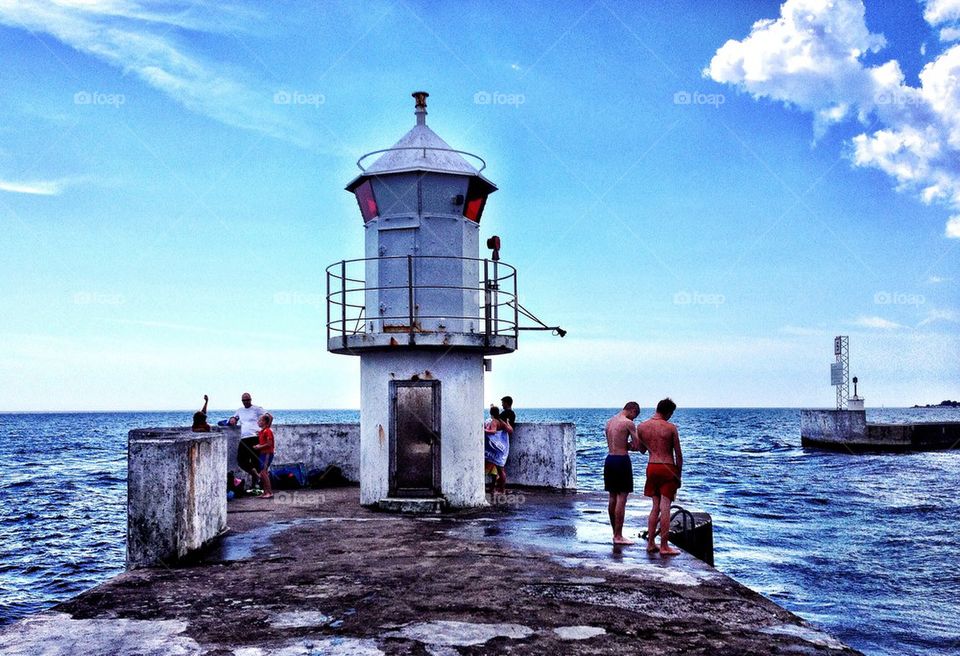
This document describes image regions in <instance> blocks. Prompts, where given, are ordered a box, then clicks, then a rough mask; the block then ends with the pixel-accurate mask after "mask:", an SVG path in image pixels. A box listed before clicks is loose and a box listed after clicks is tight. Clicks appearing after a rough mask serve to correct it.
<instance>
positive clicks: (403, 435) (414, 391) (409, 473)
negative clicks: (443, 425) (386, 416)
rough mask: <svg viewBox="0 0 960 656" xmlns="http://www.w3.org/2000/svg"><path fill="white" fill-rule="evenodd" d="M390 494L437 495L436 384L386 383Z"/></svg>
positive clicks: (438, 464) (432, 382)
mask: <svg viewBox="0 0 960 656" xmlns="http://www.w3.org/2000/svg"><path fill="white" fill-rule="evenodd" d="M390 495H391V496H397V497H435V496H439V495H440V381H437V380H429V381H399V380H397V381H391V382H390Z"/></svg>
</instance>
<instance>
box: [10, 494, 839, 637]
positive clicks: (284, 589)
mask: <svg viewBox="0 0 960 656" xmlns="http://www.w3.org/2000/svg"><path fill="white" fill-rule="evenodd" d="M508 496H509V498H508V500H505V501H502V502H500V503H498V504H496V505H494V506H492V507H488V508H485V509H478V510H468V511H461V512H458V513H454V514H449V515H443V516H439V517H416V516H401V515H391V514H385V513H378V512H375V511H372V510H368V509H366V508H363V507H361V506H360V505H359V503H358V490H357V489H356V488H341V489H337V490H323V491H306V492H295V493H294V492H289V493H288V492H281V493H280V494H278V496H277V497H275V498H274V499H273V500H272V501H269V500H262V499H242V500H238V501H235V502H231V504H230V507H229V511H230V514H229V521H230V525H231V531H230V533H229V534H228V535H227V536H225V537H224V538H221V539H220V540H219V541H218V542H217V543H216V544H215V545H214V546H213V548H212V549H211V550H209V551H208V552H207V553H206V555H205V556H204V557H203V558H201V559H199V560H197V561H195V562H193V563H191V564H190V565H188V566H182V567H178V568H176V569H169V568H155V569H139V570H134V571H130V572H127V573H125V574H123V575H121V576H119V577H116V578H114V579H112V580H110V581H107V582H106V583H104V584H102V585H100V586H98V587H96V588H94V589H92V590H90V591H88V592H86V593H84V594H82V595H80V596H79V597H77V598H75V599H72V600H70V601H68V602H66V603H64V604H60V605H59V606H57V607H55V608H54V609H52V610H51V611H49V612H46V613H42V614H39V615H35V616H33V617H30V618H28V619H26V620H23V621H21V622H19V623H16V624H13V625H11V626H9V627H5V628H4V629H3V630H2V631H0V644H2V645H3V646H4V649H5V653H7V654H11V655H24V656H25V655H27V654H29V655H30V656H33V654H38V653H43V654H47V655H49V656H59V655H61V654H63V655H66V654H76V653H84V654H88V655H91V656H98V655H101V654H102V655H107V654H110V655H111V656H113V655H115V654H121V655H122V654H141V655H144V656H154V655H157V656H159V655H160V654H163V655H167V654H182V655H193V654H233V655H235V656H266V655H268V654H284V655H287V654H290V655H293V654H324V655H337V654H353V655H357V654H359V655H382V654H431V655H443V656H451V655H454V654H506V653H512V654H625V653H668V654H690V653H700V654H721V653H722V654H782V653H795V654H854V653H856V652H855V651H853V650H851V649H849V648H847V647H845V646H844V645H843V644H841V643H839V642H838V641H837V640H835V639H834V638H832V637H830V636H829V635H826V634H825V633H823V632H822V631H819V630H817V629H816V628H814V627H812V626H811V625H809V624H807V623H805V622H803V621H802V620H800V619H799V618H798V617H796V616H795V615H793V614H791V613H790V612H788V611H786V610H784V609H783V608H781V607H779V606H777V605H776V604H774V603H773V602H771V601H769V600H767V599H765V598H763V597H761V596H760V595H759V594H757V593H755V592H752V591H751V590H749V589H747V588H745V587H743V586H742V585H740V584H739V583H737V582H736V581H733V580H732V579H730V578H728V577H726V576H724V575H723V574H721V573H720V572H718V571H717V570H715V569H713V568H711V567H709V566H708V565H706V564H704V563H702V562H701V561H699V560H695V559H694V558H692V557H690V556H688V555H685V554H684V555H681V556H678V557H675V558H667V557H664V558H661V557H659V556H656V555H654V556H650V555H647V554H646V553H645V551H644V549H643V547H642V545H640V546H634V547H627V548H614V547H613V546H612V545H611V544H610V529H609V526H607V524H606V497H605V495H602V494H584V493H579V494H575V495H574V494H560V493H549V492H527V491H524V492H521V493H514V494H511V495H508ZM647 510H648V505H647V503H646V501H645V500H641V499H635V500H632V501H631V503H630V505H629V507H628V515H627V523H626V526H627V534H628V535H631V536H635V535H636V534H637V533H638V532H639V531H640V530H641V529H642V527H643V525H644V517H645V514H646V512H647ZM425 572H429V576H425V575H424V573H425Z"/></svg>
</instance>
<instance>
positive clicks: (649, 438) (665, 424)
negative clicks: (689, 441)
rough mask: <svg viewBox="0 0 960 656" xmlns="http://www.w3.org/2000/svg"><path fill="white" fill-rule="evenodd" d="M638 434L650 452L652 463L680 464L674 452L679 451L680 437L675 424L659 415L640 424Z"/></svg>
mask: <svg viewBox="0 0 960 656" xmlns="http://www.w3.org/2000/svg"><path fill="white" fill-rule="evenodd" d="M637 433H638V434H639V436H640V439H641V440H642V441H643V443H644V444H645V445H646V447H647V449H648V450H649V451H650V462H656V463H663V464H667V465H676V464H678V463H677V461H676V458H675V457H674V452H675V451H678V450H679V444H680V437H679V434H678V432H677V427H676V426H675V425H674V424H672V423H670V422H669V421H667V420H666V419H664V418H663V417H662V416H661V415H660V414H659V413H658V414H655V415H654V416H653V417H651V418H650V419H647V420H646V421H642V422H640V423H639V424H638V425H637Z"/></svg>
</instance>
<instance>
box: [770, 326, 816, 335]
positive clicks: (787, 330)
mask: <svg viewBox="0 0 960 656" xmlns="http://www.w3.org/2000/svg"><path fill="white" fill-rule="evenodd" d="M780 332H781V333H783V334H784V335H795V336H798V337H813V336H817V337H822V336H823V335H826V334H827V331H825V330H823V329H822V328H805V327H804V326H783V327H781V328H780Z"/></svg>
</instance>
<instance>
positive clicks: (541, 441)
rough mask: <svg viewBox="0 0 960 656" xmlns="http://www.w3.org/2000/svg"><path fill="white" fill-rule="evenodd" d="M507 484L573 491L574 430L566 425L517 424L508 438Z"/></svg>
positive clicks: (575, 473)
mask: <svg viewBox="0 0 960 656" xmlns="http://www.w3.org/2000/svg"><path fill="white" fill-rule="evenodd" d="M506 470H507V482H508V483H510V484H511V485H529V486H534V487H550V488H556V489H560V490H576V489H577V429H576V426H575V425H574V424H572V423H569V422H563V423H549V424H547V423H544V424H524V423H521V424H519V425H518V426H517V428H516V430H514V431H513V435H512V436H511V437H510V455H509V457H508V458H507V466H506Z"/></svg>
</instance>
